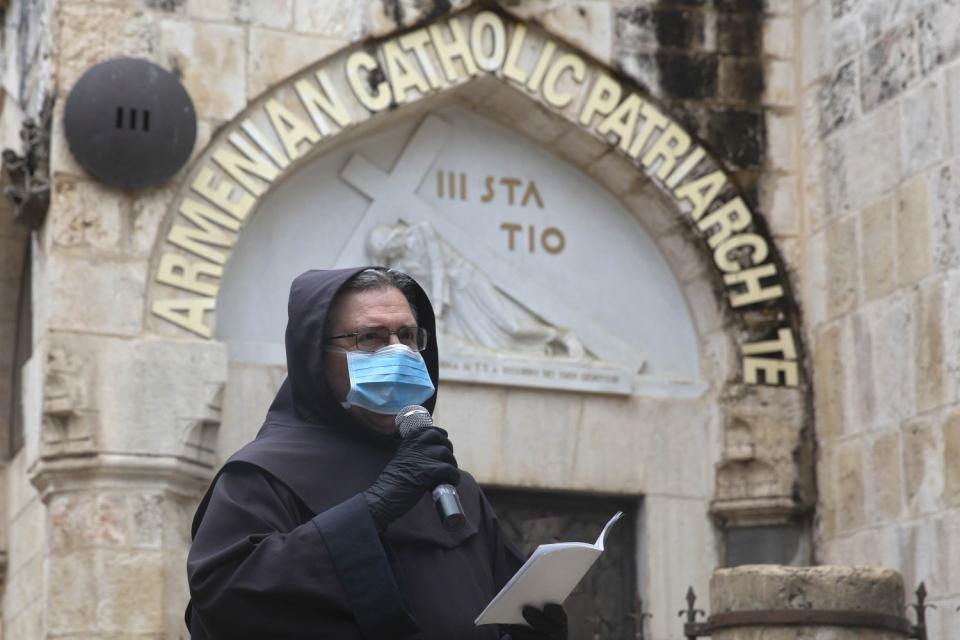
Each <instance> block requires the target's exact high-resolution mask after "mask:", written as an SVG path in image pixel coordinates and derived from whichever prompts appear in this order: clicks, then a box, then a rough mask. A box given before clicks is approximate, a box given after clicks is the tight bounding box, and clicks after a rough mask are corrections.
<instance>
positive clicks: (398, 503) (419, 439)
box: [363, 427, 460, 531]
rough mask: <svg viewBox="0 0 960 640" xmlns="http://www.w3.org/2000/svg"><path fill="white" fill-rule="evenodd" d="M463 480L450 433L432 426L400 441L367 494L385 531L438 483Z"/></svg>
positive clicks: (376, 519)
mask: <svg viewBox="0 0 960 640" xmlns="http://www.w3.org/2000/svg"><path fill="white" fill-rule="evenodd" d="M459 480H460V470H459V469H457V459H456V458H454V457H453V445H452V444H450V440H448V439H447V432H446V431H444V430H443V429H440V428H438V427H429V428H427V429H424V430H423V431H421V432H420V433H418V434H416V435H414V436H408V437H406V438H404V439H403V440H401V441H400V446H399V447H398V448H397V452H396V453H395V454H393V459H392V460H390V462H388V463H387V466H386V467H384V469H383V471H382V472H381V473H380V477H379V478H377V480H376V482H374V483H373V484H372V485H371V486H370V488H369V489H367V490H366V491H365V492H364V494H363V495H364V497H365V498H366V499H367V507H368V508H369V509H370V515H371V516H373V520H374V522H376V524H377V528H378V529H380V530H381V531H382V530H383V529H384V528H386V526H387V525H388V524H390V523H391V522H393V521H394V520H396V519H397V518H399V517H400V516H402V515H403V514H405V513H406V512H407V511H409V510H410V509H411V508H412V507H413V505H415V504H416V503H417V501H418V500H419V499H420V496H422V495H423V493H424V492H425V491H429V490H431V489H433V488H434V487H435V486H437V485H438V484H444V483H447V484H452V485H456V484H457V482H459Z"/></svg>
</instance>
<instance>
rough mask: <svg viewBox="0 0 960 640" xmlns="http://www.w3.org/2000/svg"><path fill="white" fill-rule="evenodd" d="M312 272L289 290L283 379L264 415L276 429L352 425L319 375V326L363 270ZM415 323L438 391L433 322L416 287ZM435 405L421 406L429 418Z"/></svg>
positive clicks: (433, 399)
mask: <svg viewBox="0 0 960 640" xmlns="http://www.w3.org/2000/svg"><path fill="white" fill-rule="evenodd" d="M370 268H378V267H354V268H350V269H332V270H322V271H321V270H311V271H307V272H305V273H302V274H300V275H299V276H297V278H296V279H295V280H294V281H293V284H292V285H291V286H290V300H289V302H288V303H287V332H286V336H285V343H286V349H287V379H286V380H284V381H283V384H282V385H281V386H280V390H279V391H278V392H277V396H276V398H275V399H274V401H273V404H272V405H271V406H270V410H269V411H268V413H267V422H268V423H274V424H288V425H294V424H303V423H310V424H324V425H330V426H334V425H339V424H342V423H343V422H345V421H347V422H349V421H351V419H350V417H349V414H348V413H347V412H346V410H345V409H343V407H341V406H340V399H339V398H335V397H334V394H333V392H332V390H331V389H330V386H329V385H328V384H327V380H326V376H325V375H324V372H323V327H324V324H325V323H326V320H327V314H328V313H329V312H330V306H331V304H332V303H333V299H334V297H335V296H336V295H337V292H339V291H340V289H341V287H343V284H344V283H345V282H346V281H347V280H349V279H350V278H351V277H353V276H354V275H356V274H357V273H360V272H361V271H363V270H364V269H370ZM415 289H416V295H415V304H416V307H417V324H418V325H420V326H421V327H424V328H425V329H426V330H427V331H429V332H430V340H429V341H428V343H427V348H426V349H424V350H423V351H422V352H421V354H420V355H421V356H423V360H424V362H426V364H427V370H428V371H429V372H430V379H431V380H432V381H433V385H434V387H439V377H438V374H439V364H438V355H437V341H436V320H435V318H434V315H433V305H431V304H430V299H429V298H428V297H427V294H426V292H424V290H423V288H421V287H420V286H419V285H416V287H415ZM436 401H437V393H436V392H434V394H433V396H431V397H430V399H429V400H427V401H426V402H424V403H423V406H424V407H426V408H427V409H428V410H429V411H430V412H431V413H433V408H434V405H435V404H436Z"/></svg>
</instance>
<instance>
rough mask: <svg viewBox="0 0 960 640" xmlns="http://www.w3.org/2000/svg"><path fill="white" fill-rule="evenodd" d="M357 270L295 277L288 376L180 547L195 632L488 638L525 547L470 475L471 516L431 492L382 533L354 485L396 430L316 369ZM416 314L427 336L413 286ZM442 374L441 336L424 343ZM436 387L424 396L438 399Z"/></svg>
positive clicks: (463, 487) (366, 476)
mask: <svg viewBox="0 0 960 640" xmlns="http://www.w3.org/2000/svg"><path fill="white" fill-rule="evenodd" d="M362 270H363V268H357V269H342V270H335V271H308V272H306V273H304V274H302V275H301V276H299V277H298V278H297V279H296V280H294V282H293V285H292V286H291V289H290V301H289V305H288V315H289V318H288V323H287V331H286V350H287V379H286V380H285V381H284V383H283V385H282V386H281V387H280V390H279V392H278V393H277V396H276V398H275V399H274V401H273V404H272V405H271V406H270V409H269V411H268V413H267V417H266V421H265V423H264V425H263V427H262V428H261V429H260V431H259V433H258V434H257V437H256V439H255V440H253V441H252V442H251V443H249V444H247V445H246V446H245V447H243V448H242V449H240V451H238V452H237V453H236V454H234V455H233V456H232V457H231V458H230V459H229V460H228V461H227V463H226V464H225V465H224V466H223V468H222V469H221V470H220V472H219V473H218V474H217V476H216V478H214V480H213V482H212V483H211V487H210V489H209V490H208V491H207V494H206V495H205V496H204V498H203V500H202V502H201V503H200V506H199V508H198V509H197V513H196V516H195V517H194V520H193V544H192V546H191V547H190V553H189V556H188V559H187V574H188V577H189V583H190V595H191V602H190V604H189V605H188V606H187V612H186V621H187V625H188V626H189V628H190V633H191V636H192V637H193V638H194V640H205V639H217V640H241V639H243V638H257V639H260V640H267V639H271V640H272V639H282V638H291V639H292V638H303V639H307V638H309V639H321V638H331V639H332V638H337V639H338V640H352V639H358V638H366V639H369V640H373V639H378V640H386V639H393V638H396V639H401V638H403V639H411V640H414V639H415V640H452V639H456V640H480V639H484V640H494V639H496V638H498V637H499V633H498V631H497V629H496V627H494V626H483V627H475V626H474V625H473V620H474V619H475V618H476V616H477V615H478V614H479V613H480V611H481V610H482V609H483V607H485V606H486V604H487V603H488V602H489V601H490V599H491V598H492V597H493V596H494V595H495V594H496V593H497V591H499V589H500V588H501V587H502V586H503V584H504V583H505V582H506V581H507V580H508V579H509V578H510V576H512V575H513V574H514V572H516V570H517V569H518V568H519V567H520V565H521V564H522V559H521V557H520V555H519V553H518V552H517V551H516V549H515V547H513V545H512V544H511V543H510V542H509V541H508V540H507V538H506V536H505V535H504V534H503V532H502V531H501V529H500V527H499V525H498V524H497V520H496V517H495V516H494V514H493V511H492V509H491V508H490V505H489V504H488V503H487V500H486V498H485V497H484V496H483V493H482V492H481V491H480V489H479V487H477V484H476V482H475V481H474V479H473V478H472V477H471V476H470V475H469V474H467V473H462V474H461V479H460V483H459V485H458V486H457V491H458V492H459V494H460V499H461V501H462V502H463V508H464V511H465V513H466V516H467V520H468V522H467V524H466V525H464V526H463V527H462V528H460V529H459V530H457V531H454V532H452V533H451V532H448V531H447V530H445V529H444V528H443V527H442V526H441V524H440V520H439V518H438V516H437V513H436V510H435V509H434V506H433V501H432V499H431V497H430V495H429V492H428V493H426V494H425V495H424V496H423V497H422V498H421V500H420V502H418V503H417V504H416V506H414V508H413V509H411V510H410V511H409V512H408V513H406V514H405V515H404V516H402V517H401V518H400V519H398V520H397V521H396V522H394V523H392V524H391V525H389V526H388V527H387V528H386V530H385V531H384V532H383V533H382V534H378V532H377V530H376V528H375V526H374V523H373V520H372V518H371V517H370V514H369V512H368V510H367V506H366V501H365V499H364V497H363V495H362V492H363V491H364V490H365V489H367V488H368V487H369V486H370V485H371V484H372V483H373V482H374V481H375V480H376V479H377V477H378V475H379V474H380V472H381V471H382V469H383V467H384V466H385V465H386V464H387V462H388V461H389V460H390V459H391V457H392V456H393V452H394V451H395V449H396V446H397V443H398V440H397V438H396V436H382V435H379V434H376V433H374V432H372V431H370V430H368V429H367V428H365V427H363V426H361V425H359V424H357V423H355V422H354V421H353V420H351V419H350V418H349V417H348V414H347V413H346V411H344V410H343V409H342V408H341V406H340V403H339V401H338V400H337V399H336V398H334V397H333V394H332V392H331V390H330V389H329V387H328V385H327V383H326V379H325V376H324V373H323V353H322V343H323V340H322V338H323V335H322V332H323V326H324V321H325V319H326V316H327V312H328V310H329V308H330V305H331V302H332V301H333V298H334V296H335V295H336V293H337V291H338V290H339V289H340V287H341V286H342V285H343V283H344V282H345V281H346V280H347V279H349V278H350V277H351V276H353V275H355V274H356V273H358V272H360V271H362ZM416 306H417V314H418V323H419V324H420V326H423V327H426V328H427V329H428V330H429V331H430V333H431V336H432V335H434V334H435V321H434V316H433V309H432V307H431V305H430V302H429V300H428V299H427V296H426V294H425V293H424V292H423V290H422V289H419V287H418V296H417V304H416ZM422 355H423V357H424V360H425V361H426V363H427V368H428V370H429V372H430V377H431V378H432V379H433V382H434V385H437V382H438V379H437V373H438V358H437V348H436V344H435V341H434V340H433V339H431V340H430V344H429V346H428V348H427V349H426V350H425V351H424V352H423V353H422ZM435 403H436V394H434V396H433V397H432V398H430V399H429V400H428V401H427V402H424V403H423V404H424V406H426V407H427V408H428V409H429V410H431V411H432V410H433V407H434V404H435Z"/></svg>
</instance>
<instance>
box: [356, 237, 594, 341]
mask: <svg viewBox="0 0 960 640" xmlns="http://www.w3.org/2000/svg"><path fill="white" fill-rule="evenodd" d="M367 250H368V254H369V255H370V257H371V258H372V259H373V260H374V261H375V262H376V263H378V264H383V265H387V266H389V267H395V268H397V269H400V270H401V271H403V272H405V273H408V274H410V275H411V276H413V277H414V278H416V279H417V281H419V282H420V283H421V284H423V285H424V286H426V287H427V290H428V291H430V299H431V301H433V305H434V309H435V311H436V314H437V321H438V331H440V332H442V333H446V334H449V335H452V336H457V337H459V338H463V339H464V340H465V341H467V342H468V343H470V346H472V345H478V346H481V347H487V348H489V349H494V350H497V351H509V352H514V353H530V354H533V355H541V356H565V357H569V358H576V359H582V358H583V357H584V356H585V353H584V350H583V346H582V345H581V344H580V341H579V339H578V338H577V336H576V335H574V334H573V332H571V331H569V330H567V329H564V328H562V327H556V326H553V325H551V324H550V323H548V322H545V321H543V320H541V319H540V318H538V317H537V316H536V315H534V314H533V313H531V312H530V311H529V310H528V309H527V308H526V307H524V306H523V305H522V304H520V303H519V302H517V301H515V300H513V299H512V298H510V297H509V296H507V295H504V293H503V292H502V291H500V289H498V288H497V287H496V286H495V285H494V284H493V282H492V281H491V280H490V278H489V277H488V276H487V275H486V274H485V273H484V272H483V271H482V270H480V269H478V268H476V267H475V266H474V265H472V264H470V263H469V262H467V261H466V260H465V259H464V258H463V256H462V255H461V254H460V252H459V251H457V250H456V249H455V248H454V247H452V246H451V245H450V244H449V243H448V242H446V241H445V240H444V239H443V238H441V237H440V235H439V234H438V233H437V232H436V230H435V229H434V228H433V225H431V224H430V223H429V222H427V221H426V220H421V221H420V222H417V223H416V224H412V225H408V224H406V223H403V222H400V223H397V224H384V225H378V226H376V227H374V229H373V231H372V232H371V234H370V237H369V238H368V242H367ZM465 346H466V345H456V349H457V350H458V351H465V350H467V349H469V346H467V348H465Z"/></svg>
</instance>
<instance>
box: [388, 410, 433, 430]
mask: <svg viewBox="0 0 960 640" xmlns="http://www.w3.org/2000/svg"><path fill="white" fill-rule="evenodd" d="M394 422H395V423H396V425H397V431H398V432H399V433H400V437H401V438H406V437H407V436H411V435H414V434H416V433H419V432H420V431H423V430H424V429H426V428H427V427H432V426H433V417H432V416H431V415H430V412H429V411H427V410H426V409H424V408H423V407H421V406H420V405H418V404H411V405H408V406H406V407H404V408H403V409H400V412H399V413H398V414H397V417H396V418H394Z"/></svg>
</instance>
